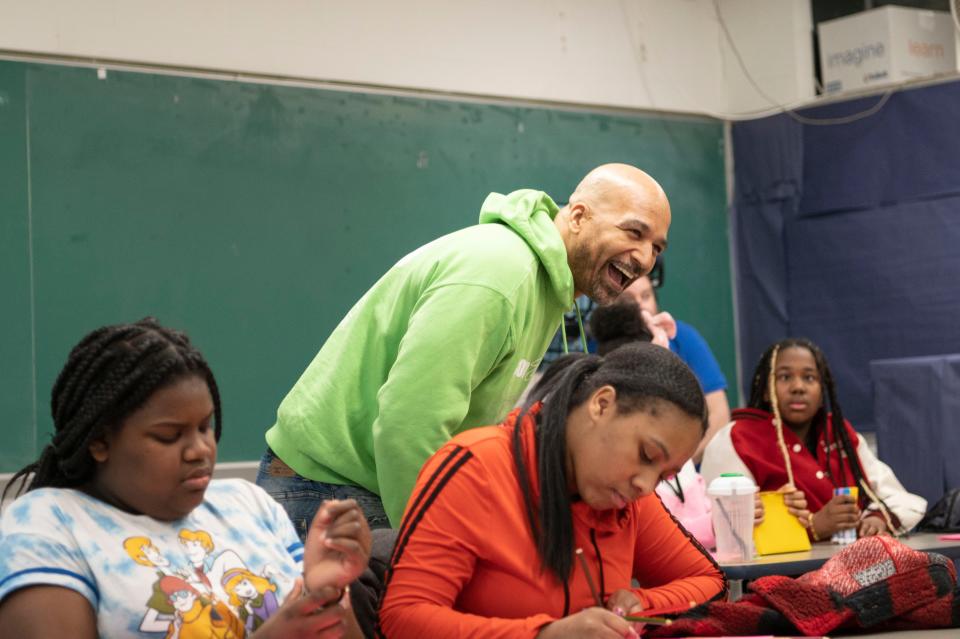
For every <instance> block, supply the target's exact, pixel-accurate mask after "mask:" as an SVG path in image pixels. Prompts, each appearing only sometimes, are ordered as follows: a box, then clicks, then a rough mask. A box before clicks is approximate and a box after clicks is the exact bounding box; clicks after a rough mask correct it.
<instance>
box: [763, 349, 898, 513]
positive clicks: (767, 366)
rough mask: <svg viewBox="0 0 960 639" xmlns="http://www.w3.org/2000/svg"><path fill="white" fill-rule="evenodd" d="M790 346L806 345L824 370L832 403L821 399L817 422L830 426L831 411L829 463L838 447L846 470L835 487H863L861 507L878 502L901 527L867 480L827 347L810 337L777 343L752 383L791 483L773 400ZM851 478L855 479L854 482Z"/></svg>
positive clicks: (821, 371)
mask: <svg viewBox="0 0 960 639" xmlns="http://www.w3.org/2000/svg"><path fill="white" fill-rule="evenodd" d="M788 348H803V349H806V350H808V351H809V352H810V354H811V355H813V359H814V361H815V362H816V365H817V371H818V373H819V374H820V379H821V385H822V387H823V389H824V390H825V391H826V393H825V394H826V396H827V399H828V401H829V406H828V405H827V403H826V402H822V403H821V406H820V409H819V410H818V411H817V413H816V415H815V416H814V418H813V423H815V424H820V425H822V426H823V427H826V426H827V423H826V422H827V415H830V428H828V429H827V431H826V432H827V434H828V435H827V444H828V448H827V452H826V455H827V464H826V465H827V468H830V456H831V455H832V452H833V450H837V451H838V453H837V454H838V455H839V456H840V459H839V463H838V464H837V466H838V467H839V468H840V470H841V474H842V476H840V477H834V476H833V475H831V476H830V479H831V482H832V483H833V485H834V486H835V487H836V486H859V487H860V490H861V493H860V500H859V501H860V502H861V503H860V505H861V507H863V506H864V505H866V504H868V503H869V502H870V501H872V502H873V503H875V504H877V505H878V507H879V509H880V514H881V516H882V517H883V519H884V521H885V522H886V524H887V526H888V529H889V530H890V531H898V530H899V526H897V525H895V524H894V517H893V516H892V515H891V513H890V510H889V508H888V507H887V505H886V503H885V502H884V501H883V500H882V499H880V498H879V497H877V495H876V494H875V493H874V491H873V489H872V488H871V487H870V483H869V482H868V481H867V477H866V473H864V471H863V466H862V465H861V462H860V457H859V456H858V455H857V449H856V445H855V444H854V442H853V441H852V440H851V439H850V433H849V432H848V429H847V428H846V427H845V420H844V417H843V409H842V408H841V407H840V401H839V400H838V399H837V389H836V384H835V383H834V379H833V372H832V371H831V370H830V366H829V365H828V364H827V358H826V356H824V354H823V351H822V350H820V347H819V346H817V345H816V344H814V343H813V342H812V341H810V340H809V339H805V338H797V337H791V338H788V339H784V340H781V341H780V342H777V343H776V344H773V345H772V346H770V347H769V348H768V349H767V350H766V351H765V352H764V354H763V355H762V356H761V358H760V361H759V362H758V363H757V368H756V371H755V372H754V375H753V380H752V383H751V387H750V402H749V404H748V406H749V407H750V408H756V409H759V410H764V411H767V412H769V413H772V414H773V416H774V417H773V421H774V426H775V427H776V428H777V436H778V443H779V447H780V450H781V454H782V455H783V458H784V463H785V465H786V471H787V478H788V483H790V484H791V485H792V484H793V483H794V481H793V472H792V469H791V464H790V457H789V454H788V453H787V451H786V444H785V443H784V441H783V423H782V419H781V417H780V411H779V407H778V405H777V402H776V401H771V398H776V396H777V395H776V386H775V384H776V375H775V372H776V367H777V355H778V353H780V352H781V351H784V350H786V349H788ZM811 432H815V431H811ZM844 458H846V459H847V461H848V463H847V464H844V463H843V459H844ZM848 469H849V472H850V473H851V474H852V477H848V475H847V471H848ZM850 479H852V480H853V481H852V482H851V481H850Z"/></svg>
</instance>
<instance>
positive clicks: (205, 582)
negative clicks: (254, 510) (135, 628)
mask: <svg viewBox="0 0 960 639" xmlns="http://www.w3.org/2000/svg"><path fill="white" fill-rule="evenodd" d="M177 537H178V540H179V542H180V548H179V549H178V550H179V552H176V551H175V552H174V553H173V554H172V555H170V554H169V553H168V554H165V553H163V552H162V551H161V550H160V549H159V548H158V547H157V546H156V545H155V544H154V543H153V542H152V541H151V539H150V538H148V537H129V538H127V539H125V540H124V542H123V547H124V550H126V552H127V554H128V555H129V556H130V558H131V559H132V560H133V561H134V562H136V563H137V564H139V565H141V566H146V567H149V568H153V569H155V570H156V572H157V580H156V581H155V582H154V584H153V589H152V594H151V596H150V599H149V600H148V601H147V603H146V608H147V611H146V614H145V615H144V617H143V620H142V621H141V624H140V631H141V632H147V633H165V635H166V639H191V638H192V637H201V636H202V637H216V638H217V639H234V638H242V637H244V636H245V635H246V634H250V633H252V632H253V630H255V629H256V628H259V627H260V626H261V625H262V624H263V622H264V621H266V620H267V619H268V618H269V617H270V616H271V615H272V614H273V613H274V612H275V611H276V610H277V608H278V607H279V605H278V603H277V584H276V580H275V571H274V570H273V567H272V566H269V565H266V566H264V567H263V569H262V571H261V574H260V575H257V574H256V573H254V572H252V571H251V570H250V569H249V568H248V567H247V565H246V563H245V562H244V561H243V559H241V557H240V556H239V555H238V554H237V553H236V552H235V551H233V550H230V549H227V550H223V551H222V552H219V553H216V552H214V551H215V550H216V547H215V544H214V542H213V538H212V537H211V535H210V534H209V533H207V532H206V531H204V530H189V529H186V528H184V529H181V530H180V531H179V533H178V535H177ZM204 633H206V634H204Z"/></svg>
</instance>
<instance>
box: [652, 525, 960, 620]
mask: <svg viewBox="0 0 960 639" xmlns="http://www.w3.org/2000/svg"><path fill="white" fill-rule="evenodd" d="M750 590H752V591H753V593H754V594H750V595H747V596H746V597H744V598H743V599H742V600H740V601H738V602H736V603H729V602H715V603H710V604H706V605H704V606H700V607H699V608H697V609H695V610H692V611H690V612H689V613H687V614H685V615H683V616H681V617H680V618H678V619H677V620H675V621H674V623H673V625H670V626H664V627H662V628H658V629H656V630H655V631H654V632H652V633H651V634H652V636H657V637H667V636H670V637H673V636H682V635H693V636H698V635H699V636H705V635H754V634H784V633H785V634H803V635H823V634H826V633H832V632H837V631H841V632H850V633H856V632H858V631H866V630H868V629H869V630H870V631H871V632H873V631H878V630H901V629H922V628H949V627H960V595H958V593H957V574H956V569H955V568H954V565H953V562H951V561H950V560H949V559H947V558H946V557H944V556H942V555H938V554H935V553H925V552H920V551H917V550H913V549H912V548H909V547H907V546H905V545H903V544H902V543H900V542H899V541H897V540H896V539H893V538H892V537H885V536H877V537H866V538H864V539H860V540H858V541H857V542H856V543H854V544H852V545H850V546H849V547H847V548H845V549H843V550H841V551H840V552H839V553H837V554H836V555H835V556H834V557H832V558H831V559H830V560H829V561H827V562H826V563H825V564H824V565H823V566H822V567H821V568H820V569H819V570H814V571H812V572H809V573H807V574H805V575H803V576H801V577H798V578H796V579H792V578H790V577H782V576H770V577H762V578H760V579H757V580H756V581H755V582H753V583H752V584H751V585H750Z"/></svg>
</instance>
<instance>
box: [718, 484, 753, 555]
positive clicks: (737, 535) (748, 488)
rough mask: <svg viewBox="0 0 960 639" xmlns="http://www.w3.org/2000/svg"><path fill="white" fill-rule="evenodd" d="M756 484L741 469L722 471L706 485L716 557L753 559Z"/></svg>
mask: <svg viewBox="0 0 960 639" xmlns="http://www.w3.org/2000/svg"><path fill="white" fill-rule="evenodd" d="M756 492H757V485H756V484H755V483H753V480H752V479H750V478H749V477H745V476H744V475H742V474H740V473H723V474H722V475H720V476H719V477H717V478H716V479H714V480H713V481H712V482H710V486H709V487H707V495H709V496H710V501H711V507H712V508H711V516H712V518H713V530H714V532H715V533H716V537H717V552H716V557H717V561H722V562H737V561H749V560H750V559H753V554H754V553H753V511H754V503H753V502H754V497H753V496H754V494H755V493H756Z"/></svg>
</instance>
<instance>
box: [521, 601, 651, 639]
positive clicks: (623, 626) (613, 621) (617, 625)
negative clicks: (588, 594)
mask: <svg viewBox="0 0 960 639" xmlns="http://www.w3.org/2000/svg"><path fill="white" fill-rule="evenodd" d="M581 637H582V638H583V639H622V638H623V637H629V638H630V639H639V637H640V635H638V634H637V631H636V630H634V629H633V624H631V623H630V622H629V621H627V620H626V619H624V618H622V617H620V616H618V615H615V614H613V613H612V612H610V611H609V610H604V609H603V608H585V609H583V610H581V611H580V612H578V613H576V614H574V615H570V616H569V617H564V618H563V619H558V620H557V621H554V622H553V623H551V624H548V625H546V626H544V627H543V628H541V629H540V633H539V634H538V635H537V639H574V638H577V639H579V638H581Z"/></svg>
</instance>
